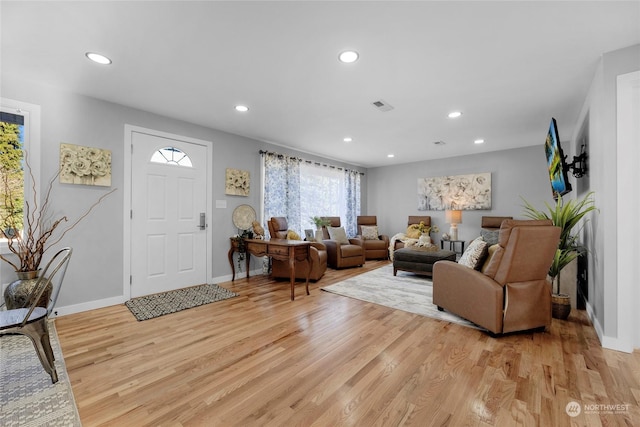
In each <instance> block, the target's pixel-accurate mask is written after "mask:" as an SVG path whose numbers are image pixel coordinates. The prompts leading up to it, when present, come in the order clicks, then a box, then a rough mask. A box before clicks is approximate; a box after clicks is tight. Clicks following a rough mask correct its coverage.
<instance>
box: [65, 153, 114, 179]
mask: <svg viewBox="0 0 640 427" xmlns="http://www.w3.org/2000/svg"><path fill="white" fill-rule="evenodd" d="M60 182H61V183H64V184H84V185H100V186H105V187H109V186H110V185H111V150H103V149H101V148H93V147H84V146H81V145H73V144H64V143H62V144H60Z"/></svg>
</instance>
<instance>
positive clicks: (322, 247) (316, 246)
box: [311, 242, 327, 251]
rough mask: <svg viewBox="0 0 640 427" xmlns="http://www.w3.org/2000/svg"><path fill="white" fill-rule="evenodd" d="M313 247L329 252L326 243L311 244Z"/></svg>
mask: <svg viewBox="0 0 640 427" xmlns="http://www.w3.org/2000/svg"><path fill="white" fill-rule="evenodd" d="M311 247H312V248H316V249H317V250H319V251H326V250H327V247H326V246H325V245H324V243H320V242H311Z"/></svg>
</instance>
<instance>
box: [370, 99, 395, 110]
mask: <svg viewBox="0 0 640 427" xmlns="http://www.w3.org/2000/svg"><path fill="white" fill-rule="evenodd" d="M371 105H373V106H374V107H376V109H377V110H378V111H382V112H385V111H391V110H393V106H392V105H390V104H388V103H387V102H386V101H383V100H382V99H380V100H378V101H374V102H372V103H371Z"/></svg>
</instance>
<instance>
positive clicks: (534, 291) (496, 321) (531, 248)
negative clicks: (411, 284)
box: [433, 220, 560, 334]
mask: <svg viewBox="0 0 640 427" xmlns="http://www.w3.org/2000/svg"><path fill="white" fill-rule="evenodd" d="M559 239H560V228H559V227H555V226H553V225H552V222H551V221H550V220H533V221H517V220H505V221H503V222H502V225H501V227H500V233H499V239H498V245H499V247H498V248H497V250H496V251H495V252H494V254H493V255H492V257H491V259H490V260H489V262H488V263H487V267H486V269H485V270H484V272H482V271H477V270H474V269H472V268H469V267H466V266H464V265H461V264H457V263H455V262H452V261H438V262H436V263H435V264H434V266H433V303H434V304H435V305H437V306H438V310H443V309H446V310H447V311H450V312H451V313H455V314H457V315H459V316H461V317H464V318H465V319H467V320H470V321H471V322H473V323H475V324H477V325H479V326H482V327H483V328H486V329H488V330H489V331H491V332H493V333H495V334H503V333H507V332H515V331H522V330H528V329H534V328H539V327H545V329H548V327H549V326H550V325H551V284H550V283H549V282H548V281H547V273H548V271H549V267H550V266H551V262H552V261H553V257H554V255H555V253H556V249H557V248H558V242H559Z"/></svg>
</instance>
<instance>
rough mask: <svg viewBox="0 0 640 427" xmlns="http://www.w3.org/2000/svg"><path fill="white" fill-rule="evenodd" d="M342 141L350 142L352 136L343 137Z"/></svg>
mask: <svg viewBox="0 0 640 427" xmlns="http://www.w3.org/2000/svg"><path fill="white" fill-rule="evenodd" d="M343 141H344V142H351V141H353V138H351V137H350V136H348V137H346V138H344V139H343Z"/></svg>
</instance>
